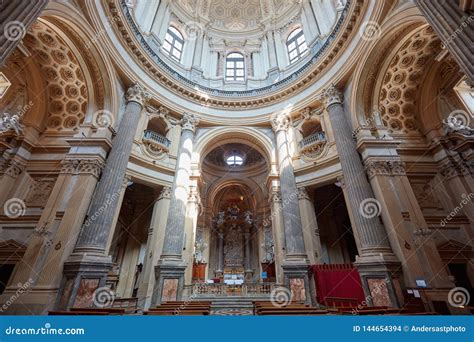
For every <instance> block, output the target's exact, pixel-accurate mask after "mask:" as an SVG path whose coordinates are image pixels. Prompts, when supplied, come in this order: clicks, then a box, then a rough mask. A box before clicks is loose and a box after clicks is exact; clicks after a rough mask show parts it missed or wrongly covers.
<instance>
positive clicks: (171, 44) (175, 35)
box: [163, 26, 184, 62]
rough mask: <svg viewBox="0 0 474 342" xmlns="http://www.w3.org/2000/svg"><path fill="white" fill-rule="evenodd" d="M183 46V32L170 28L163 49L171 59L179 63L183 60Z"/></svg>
mask: <svg viewBox="0 0 474 342" xmlns="http://www.w3.org/2000/svg"><path fill="white" fill-rule="evenodd" d="M183 45H184V38H183V35H182V34H181V32H179V31H178V29H177V28H175V27H174V26H170V27H169V28H168V31H167V32H166V35H165V40H164V42H163V49H164V50H165V51H166V52H167V53H168V55H169V56H170V57H171V58H173V59H175V60H177V61H178V62H179V61H180V60H181V54H182V53H183Z"/></svg>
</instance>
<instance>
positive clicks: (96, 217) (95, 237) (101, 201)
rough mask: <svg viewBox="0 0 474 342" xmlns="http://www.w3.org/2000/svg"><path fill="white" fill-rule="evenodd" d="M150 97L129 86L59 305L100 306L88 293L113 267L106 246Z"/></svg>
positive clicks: (69, 261) (68, 266)
mask: <svg viewBox="0 0 474 342" xmlns="http://www.w3.org/2000/svg"><path fill="white" fill-rule="evenodd" d="M148 97H149V95H148V94H147V93H146V92H145V91H144V89H143V88H142V87H141V86H140V85H138V84H135V85H133V86H132V87H130V88H129V89H128V90H127V92H126V94H125V98H126V100H127V105H126V107H125V111H124V114H123V116H122V120H121V122H120V125H119V128H118V131H117V135H116V136H115V138H114V140H113V141H112V149H111V151H110V153H109V155H108V158H107V161H106V163H105V166H104V168H103V170H102V176H101V178H100V180H99V183H98V184H97V187H96V189H95V191H94V195H93V196H92V200H91V203H90V206H89V209H88V211H87V216H86V219H85V220H84V222H83V224H82V227H81V231H80V233H79V237H78V239H77V242H76V246H75V247H74V250H73V252H72V253H71V255H70V256H69V258H68V259H67V260H66V262H65V263H64V280H63V284H62V285H61V291H60V297H59V300H58V303H57V306H58V307H60V308H65V307H71V306H74V307H89V306H93V305H97V303H95V302H93V296H90V295H86V294H85V293H89V292H90V291H91V289H92V288H95V289H98V288H100V287H102V286H104V285H105V282H106V279H107V274H108V272H109V270H110V268H111V267H112V260H111V258H110V256H109V255H107V246H108V243H109V240H110V237H111V234H112V232H113V228H115V224H116V216H117V215H118V211H119V209H120V204H121V200H122V198H123V195H124V191H125V188H126V184H127V181H128V179H127V177H126V175H125V172H126V170H127V164H128V160H129V158H130V153H131V151H132V144H133V139H134V136H135V131H136V130H137V125H138V121H139V118H140V114H141V111H142V109H143V106H144V104H145V101H146V100H147V98H148Z"/></svg>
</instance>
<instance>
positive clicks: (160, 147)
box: [142, 130, 171, 157]
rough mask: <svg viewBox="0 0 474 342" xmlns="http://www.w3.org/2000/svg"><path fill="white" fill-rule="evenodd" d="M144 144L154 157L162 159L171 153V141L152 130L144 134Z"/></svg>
mask: <svg viewBox="0 0 474 342" xmlns="http://www.w3.org/2000/svg"><path fill="white" fill-rule="evenodd" d="M142 141H143V144H144V145H145V146H146V150H147V152H148V153H150V154H151V155H152V156H154V157H160V156H163V155H165V154H167V153H168V152H169V149H170V145H171V141H170V140H169V139H168V138H166V137H164V136H162V135H161V134H159V133H156V132H154V131H151V130H146V131H145V132H144V134H143V139H142Z"/></svg>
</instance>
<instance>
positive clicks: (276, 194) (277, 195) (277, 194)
mask: <svg viewBox="0 0 474 342" xmlns="http://www.w3.org/2000/svg"><path fill="white" fill-rule="evenodd" d="M269 199H270V201H271V202H272V203H281V202H282V198H281V191H280V189H279V188H277V187H273V188H272V189H271V191H270V197H269Z"/></svg>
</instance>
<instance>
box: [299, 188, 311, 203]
mask: <svg viewBox="0 0 474 342" xmlns="http://www.w3.org/2000/svg"><path fill="white" fill-rule="evenodd" d="M298 199H299V200H308V201H311V198H310V197H309V194H308V191H307V190H306V188H305V187H304V186H301V187H298Z"/></svg>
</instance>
